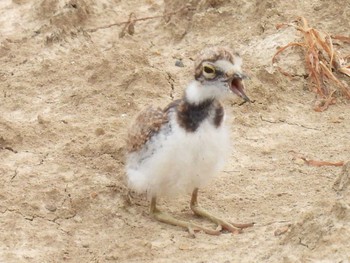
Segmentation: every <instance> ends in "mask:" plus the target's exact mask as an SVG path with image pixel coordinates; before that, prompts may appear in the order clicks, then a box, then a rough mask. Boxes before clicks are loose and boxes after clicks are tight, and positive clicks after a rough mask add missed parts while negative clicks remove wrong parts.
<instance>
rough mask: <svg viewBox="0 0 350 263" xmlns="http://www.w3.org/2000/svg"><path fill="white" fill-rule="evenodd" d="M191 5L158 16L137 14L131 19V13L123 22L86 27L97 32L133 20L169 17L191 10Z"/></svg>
mask: <svg viewBox="0 0 350 263" xmlns="http://www.w3.org/2000/svg"><path fill="white" fill-rule="evenodd" d="M189 9H190V7H189V6H188V5H184V6H182V7H181V8H179V9H178V10H175V11H172V12H168V13H165V14H163V15H156V16H146V17H141V18H136V16H135V17H134V18H133V19H132V20H131V16H132V15H134V13H130V15H129V19H128V20H127V21H122V22H116V23H112V24H108V25H104V26H99V27H95V28H90V29H86V31H87V32H95V31H97V30H100V29H106V28H110V27H113V26H121V25H124V24H126V25H128V24H130V23H131V22H132V23H133V24H135V23H136V22H138V21H145V20H150V19H156V18H162V17H167V16H171V15H175V14H176V13H179V12H181V11H183V10H189Z"/></svg>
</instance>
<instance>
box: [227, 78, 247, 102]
mask: <svg viewBox="0 0 350 263" xmlns="http://www.w3.org/2000/svg"><path fill="white" fill-rule="evenodd" d="M245 77H246V76H245V75H243V74H234V75H233V77H232V78H231V81H229V82H228V84H229V86H230V90H231V91H232V92H233V93H235V94H236V95H238V96H240V97H241V98H242V99H244V101H245V102H251V101H250V99H249V98H248V96H247V95H246V94H245V92H244V85H243V82H242V79H244V78H245Z"/></svg>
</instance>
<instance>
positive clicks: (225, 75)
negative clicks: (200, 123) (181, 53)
mask: <svg viewBox="0 0 350 263" xmlns="http://www.w3.org/2000/svg"><path fill="white" fill-rule="evenodd" d="M241 65H242V59H241V57H240V56H239V55H238V54H237V53H232V52H231V51H230V50H229V49H227V48H224V47H210V48H206V49H203V50H202V51H201V52H200V53H199V55H198V57H197V58H196V60H195V74H194V77H195V80H196V81H195V83H193V84H192V85H193V87H192V88H191V86H190V87H189V89H188V92H187V94H186V96H187V97H188V98H189V99H190V100H192V101H194V102H200V101H202V100H207V99H220V98H222V97H224V96H225V95H227V93H229V92H230V91H232V92H233V93H235V94H237V95H238V96H240V97H241V98H243V99H244V100H245V101H250V100H249V98H248V96H247V95H246V94H245V92H244V84H243V79H244V78H246V76H245V75H244V73H243V72H242V68H241ZM194 86H196V88H195V87H194Z"/></svg>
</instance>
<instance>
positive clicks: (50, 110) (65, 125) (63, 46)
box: [0, 0, 350, 262]
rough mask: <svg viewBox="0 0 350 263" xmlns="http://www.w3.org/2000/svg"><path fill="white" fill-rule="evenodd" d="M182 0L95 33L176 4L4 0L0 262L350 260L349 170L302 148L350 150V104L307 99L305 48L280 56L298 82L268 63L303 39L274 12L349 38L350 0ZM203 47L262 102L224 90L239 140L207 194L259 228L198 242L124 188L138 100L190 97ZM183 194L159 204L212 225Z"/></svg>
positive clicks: (342, 157)
mask: <svg viewBox="0 0 350 263" xmlns="http://www.w3.org/2000/svg"><path fill="white" fill-rule="evenodd" d="M292 2H293V3H292ZM189 3H190V5H189V6H191V7H192V8H191V10H190V11H188V12H181V13H178V14H176V15H174V16H172V17H169V16H167V17H165V18H158V19H153V20H145V21H139V22H137V23H136V24H135V28H134V34H133V35H129V34H128V33H127V34H126V35H125V36H124V37H123V38H120V37H119V35H120V32H121V30H122V28H123V27H120V26H114V27H110V28H106V29H99V30H95V31H89V30H88V29H94V28H97V27H99V26H104V25H108V24H111V23H115V22H121V21H126V20H127V19H128V17H129V14H130V13H131V12H134V13H135V14H136V16H137V17H147V16H155V15H162V14H163V13H164V12H171V11H173V10H176V9H178V8H180V7H181V5H182V4H183V2H182V1H170V0H168V1H167V0H165V1H164V2H163V1H160V0H159V1H158V0H143V1H136V0H131V1H124V0H101V1H92V0H71V1H69V0H58V1H56V0H40V1H33V0H12V1H11V0H1V1H0V41H1V44H0V63H1V67H0V80H1V81H0V109H1V115H0V174H1V177H0V229H1V234H0V262H320V261H321V262H349V261H350V223H349V222H350V187H349V184H350V179H349V169H350V168H349V167H346V166H345V167H343V168H342V167H329V166H324V167H314V166H308V165H306V164H305V162H304V161H303V160H302V159H301V158H300V157H302V156H303V157H306V158H309V159H315V160H323V161H332V162H338V161H347V160H349V159H350V156H349V149H350V114H349V109H350V108H349V102H347V101H346V100H345V99H339V100H338V101H337V103H336V105H333V106H331V107H330V108H329V109H328V110H327V111H325V112H321V113H320V112H315V111H314V110H313V105H314V103H315V100H316V96H315V94H314V93H312V92H310V91H309V81H308V79H307V78H305V77H304V76H305V74H306V72H305V69H304V65H303V63H302V61H303V55H302V53H301V52H300V51H299V50H290V51H289V52H286V53H285V54H284V55H283V56H282V57H281V59H280V63H279V64H280V65H281V66H283V67H284V68H285V69H288V70H289V71H290V72H294V74H295V75H296V77H294V78H293V79H288V78H286V77H285V76H283V75H282V74H280V73H279V72H278V71H277V70H276V68H274V67H273V66H272V65H271V58H272V56H273V54H274V53H275V51H276V48H278V47H280V46H282V45H285V44H287V43H288V42H290V41H295V40H297V39H298V38H300V35H299V34H298V33H297V32H296V31H295V30H294V29H292V28H286V29H281V30H276V28H275V26H276V24H278V23H282V22H290V21H292V20H294V19H295V18H296V17H297V16H299V15H303V16H305V17H307V19H308V20H309V22H310V24H312V25H313V26H315V27H317V28H319V29H321V30H325V31H328V32H332V33H334V34H343V35H347V34H348V33H349V26H348V25H349V13H350V2H349V1H348V0H346V1H340V0H337V1H331V0H310V1H302V0H297V1H295V2H294V1H282V0H263V1H259V0H255V1H247V3H244V1H238V0H231V1H221V0H202V1H199V0H194V1H190V2H189ZM207 45H226V46H230V47H232V48H234V49H235V50H236V51H238V52H239V53H240V54H241V56H242V57H243V60H244V69H245V71H246V72H247V73H248V74H249V75H250V80H248V81H247V82H246V87H247V94H249V96H250V97H251V98H252V99H253V100H254V103H251V104H244V105H241V106H240V105H239V102H240V101H239V99H237V98H234V97H232V99H229V100H228V101H226V102H225V107H226V111H227V113H228V115H229V118H228V125H229V126H230V127H231V131H232V140H233V144H234V151H232V153H231V155H230V161H229V162H228V163H227V165H226V167H225V170H224V171H223V172H221V173H220V174H219V175H218V176H217V178H216V179H215V181H213V182H212V184H211V185H210V186H208V187H207V188H205V189H202V190H201V193H200V202H201V204H202V205H203V206H204V207H206V208H207V209H209V210H212V211H215V212H216V213H217V214H221V215H222V216H224V217H226V218H228V219H229V220H232V221H235V222H251V221H254V222H256V225H255V226H254V227H253V228H250V229H246V230H245V231H244V232H243V233H242V234H239V235H231V234H228V233H223V234H222V235H220V236H209V235H206V234H204V233H198V234H197V235H196V238H191V237H190V236H189V234H188V233H187V232H186V231H184V230H183V229H181V228H178V227H172V226H167V225H165V224H162V223H159V222H156V221H154V220H153V219H151V218H150V217H149V214H148V209H149V207H148V206H149V203H148V201H147V200H146V198H145V196H140V195H137V194H135V193H128V189H127V187H126V185H125V179H124V177H125V172H124V155H123V147H124V138H125V134H126V131H127V127H128V126H129V123H130V120H131V119H132V118H133V116H134V115H135V114H136V113H137V112H138V111H139V110H140V109H142V108H144V107H145V106H146V105H147V104H155V105H158V106H165V105H166V104H167V103H169V102H170V101H171V100H173V99H174V98H178V97H180V96H181V94H182V91H183V89H184V87H185V86H186V84H187V83H188V82H189V81H190V80H191V77H192V63H193V62H192V59H193V58H194V56H195V55H196V53H197V52H198V51H199V50H200V49H202V48H203V47H205V46H207ZM177 60H182V62H183V64H184V67H177V66H175V62H176V61H177ZM348 83H349V82H348ZM188 203H189V196H179V197H178V198H175V199H173V200H169V199H162V201H161V202H160V207H161V208H162V209H164V210H167V211H169V212H171V213H173V214H174V215H175V216H177V217H179V218H186V219H189V220H194V221H196V222H199V223H202V224H205V225H210V223H209V222H207V221H205V220H202V219H199V218H195V217H194V216H193V215H192V214H191V211H190V209H189V208H188Z"/></svg>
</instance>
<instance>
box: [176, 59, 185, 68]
mask: <svg viewBox="0 0 350 263" xmlns="http://www.w3.org/2000/svg"><path fill="white" fill-rule="evenodd" d="M175 66H176V67H180V68H183V67H184V66H185V65H184V63H183V62H182V60H180V59H178V60H176V62H175Z"/></svg>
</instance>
